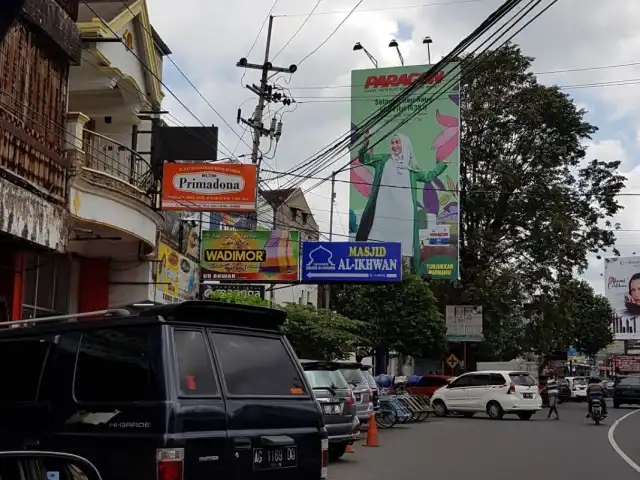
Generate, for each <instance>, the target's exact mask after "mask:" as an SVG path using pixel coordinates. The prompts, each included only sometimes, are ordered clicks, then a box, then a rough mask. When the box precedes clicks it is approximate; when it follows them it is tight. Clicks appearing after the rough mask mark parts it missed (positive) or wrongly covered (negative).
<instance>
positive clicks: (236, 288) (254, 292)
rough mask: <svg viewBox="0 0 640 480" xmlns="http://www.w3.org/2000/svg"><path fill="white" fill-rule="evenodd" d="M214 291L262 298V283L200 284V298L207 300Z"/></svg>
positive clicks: (263, 287) (263, 288) (263, 289)
mask: <svg viewBox="0 0 640 480" xmlns="http://www.w3.org/2000/svg"><path fill="white" fill-rule="evenodd" d="M216 292H220V293H229V292H233V293H237V294H238V295H246V296H250V297H260V298H261V299H262V300H264V292H265V286H264V285H246V284H243V283H218V284H215V285H200V298H201V299H202V300H209V299H210V298H211V297H212V295H213V294H214V293H216Z"/></svg>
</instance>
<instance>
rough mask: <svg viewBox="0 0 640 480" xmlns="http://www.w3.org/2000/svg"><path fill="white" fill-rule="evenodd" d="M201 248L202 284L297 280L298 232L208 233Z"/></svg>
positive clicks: (204, 235) (205, 232) (205, 234)
mask: <svg viewBox="0 0 640 480" xmlns="http://www.w3.org/2000/svg"><path fill="white" fill-rule="evenodd" d="M201 245H202V248H201V252H200V269H201V274H202V280H205V281H206V280H244V281H251V282H268V283H276V282H294V281H296V280H298V257H299V252H300V235H299V232H290V231H285V230H272V231H265V232H261V231H257V232H250V231H246V230H236V231H230V230H208V231H204V232H202V241H201Z"/></svg>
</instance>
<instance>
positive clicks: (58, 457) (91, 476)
mask: <svg viewBox="0 0 640 480" xmlns="http://www.w3.org/2000/svg"><path fill="white" fill-rule="evenodd" d="M45 473H46V480H50V479H51V480H102V477H101V476H100V472H98V469H97V468H96V467H95V465H93V464H92V463H91V462H90V461H89V460H87V459H86V458H82V457H79V456H77V455H72V454H70V453H62V452H44V451H34V450H29V451H25V450H20V451H6V452H0V479H2V480H4V479H7V480H44V479H45V477H44V475H45ZM174 478H176V477H174Z"/></svg>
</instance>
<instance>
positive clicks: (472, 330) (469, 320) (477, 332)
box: [445, 305, 484, 342]
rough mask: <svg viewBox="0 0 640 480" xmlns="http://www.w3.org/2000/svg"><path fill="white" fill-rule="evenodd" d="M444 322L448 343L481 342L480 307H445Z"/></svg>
mask: <svg viewBox="0 0 640 480" xmlns="http://www.w3.org/2000/svg"><path fill="white" fill-rule="evenodd" d="M445 322H446V325H447V340H448V341H450V342H481V341H482V340H483V339H484V335H483V334H482V307H480V306H477V305H447V309H446V315H445Z"/></svg>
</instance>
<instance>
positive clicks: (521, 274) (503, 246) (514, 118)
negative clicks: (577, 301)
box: [434, 45, 625, 357]
mask: <svg viewBox="0 0 640 480" xmlns="http://www.w3.org/2000/svg"><path fill="white" fill-rule="evenodd" d="M465 60H471V58H466V59H465ZM532 63H533V59H532V58H530V57H526V56H523V55H522V53H521V51H520V49H519V48H518V47H517V46H515V45H508V46H505V47H504V48H501V49H500V50H498V51H494V52H487V53H484V54H481V55H479V56H478V57H476V63H475V64H474V68H473V69H472V70H471V71H469V72H468V73H465V74H463V76H462V79H461V86H460V102H461V103H460V107H461V155H460V156H461V159H462V162H461V168H460V175H461V178H460V189H461V195H460V197H461V198H460V202H461V211H462V216H461V232H460V237H459V242H460V258H461V261H460V270H461V281H460V282H459V283H458V284H457V285H451V284H450V283H448V284H445V283H444V282H437V285H434V291H436V292H438V296H439V299H440V300H441V301H446V302H448V303H453V304H477V305H482V306H483V307H484V314H485V335H486V337H487V339H488V340H489V342H494V341H496V343H495V344H489V345H488V346H489V347H490V348H489V350H490V351H491V352H490V353H491V356H493V357H502V356H506V353H505V352H512V353H513V350H514V349H513V347H514V346H513V345H509V344H508V343H509V342H510V341H511V340H509V339H511V338H512V337H514V336H513V335H507V336H506V338H505V335H504V327H505V323H504V321H505V319H506V320H507V324H509V325H511V327H510V328H516V329H519V328H520V326H519V324H518V323H519V322H518V317H519V316H520V315H521V314H522V309H523V306H524V305H525V304H526V303H528V302H529V301H530V300H531V298H532V297H533V296H535V294H536V293H539V292H540V291H541V289H542V288H543V287H544V288H546V287H545V286H548V285H554V284H558V282H559V278H561V277H562V276H569V275H571V274H572V273H573V272H578V273H580V272H582V271H584V269H585V268H586V267H587V255H588V254H589V253H590V252H600V251H606V250H607V249H612V251H613V252H614V253H615V254H617V251H616V250H615V249H613V246H614V242H615V235H614V232H613V231H612V229H611V226H612V225H611V223H610V219H611V217H612V216H613V215H615V214H616V213H618V212H619V210H620V209H621V208H622V207H621V206H620V204H619V203H618V201H617V199H616V196H617V195H618V193H619V192H620V190H621V189H622V188H623V187H624V181H625V178H624V177H622V176H620V175H619V174H618V173H617V168H618V166H619V165H620V162H619V161H603V160H600V159H589V160H587V159H586V149H585V148H586V147H585V141H587V140H589V139H590V138H591V136H592V135H593V134H594V133H595V132H596V130H597V128H596V127H595V126H593V125H591V124H589V123H588V122H587V121H586V120H585V118H584V117H585V113H586V112H585V111H584V110H583V109H580V108H579V107H577V106H576V104H575V103H574V102H573V101H572V99H571V98H570V97H569V96H568V95H567V94H565V93H563V92H562V91H561V90H560V89H559V88H557V87H549V86H545V85H541V84H539V83H538V82H537V80H536V77H535V75H534V74H533V73H531V72H530V68H531V66H532ZM520 318H521V317H520ZM515 337H517V335H515ZM505 342H506V344H505ZM516 350H517V349H516Z"/></svg>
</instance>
